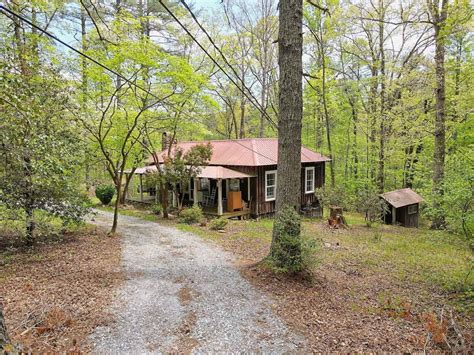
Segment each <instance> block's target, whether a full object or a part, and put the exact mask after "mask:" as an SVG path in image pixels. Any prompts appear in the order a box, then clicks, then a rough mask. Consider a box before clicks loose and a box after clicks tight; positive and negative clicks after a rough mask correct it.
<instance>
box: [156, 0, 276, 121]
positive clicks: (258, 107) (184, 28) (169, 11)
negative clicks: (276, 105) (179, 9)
mask: <svg viewBox="0 0 474 355" xmlns="http://www.w3.org/2000/svg"><path fill="white" fill-rule="evenodd" d="M158 1H159V2H160V4H161V6H163V8H164V9H165V10H166V12H168V14H169V15H170V16H171V17H172V18H173V19H174V20H175V21H176V22H177V23H178V24H179V26H180V27H181V28H182V29H183V30H184V31H185V32H186V33H187V35H188V36H189V37H191V39H192V40H193V41H194V42H195V43H196V44H197V45H198V46H199V48H201V50H202V51H203V52H204V53H205V54H206V55H207V56H208V57H209V59H211V60H212V62H213V63H214V64H215V65H216V66H217V67H218V68H219V69H220V70H221V71H222V72H223V73H224V75H225V76H226V77H227V78H228V79H229V80H230V81H231V82H232V84H234V85H235V86H236V87H237V89H238V90H239V91H240V92H241V93H242V94H243V95H244V96H245V97H246V98H247V99H248V100H249V101H250V103H251V104H252V105H253V106H254V107H256V108H257V110H258V111H260V113H261V114H262V115H264V116H266V117H267V120H268V121H269V122H270V123H271V124H272V125H273V127H275V128H276V127H277V125H276V124H275V122H273V120H272V119H271V117H270V116H269V115H268V114H267V113H266V112H265V111H264V110H262V109H261V108H260V106H259V104H258V101H256V102H257V103H255V102H253V100H256V99H255V98H254V97H253V96H252V95H251V94H250V93H249V94H247V93H246V92H245V90H243V89H242V88H241V87H240V86H239V84H238V83H236V82H235V80H234V79H232V77H231V76H230V75H229V74H228V73H227V72H226V71H225V69H224V68H223V67H222V66H221V65H220V64H219V63H218V62H217V61H216V59H215V58H214V57H213V56H212V55H211V54H210V53H209V52H208V51H207V50H206V49H205V48H204V46H203V45H202V44H201V43H200V42H199V41H198V40H197V38H196V37H195V36H194V35H193V34H192V33H191V32H190V31H189V30H188V28H187V27H186V26H185V25H184V24H183V23H182V22H181V21H180V20H179V19H178V18H177V17H176V15H175V14H174V13H173V12H172V11H171V10H170V9H169V8H168V6H166V4H165V3H164V2H163V1H162V0H158ZM231 68H232V67H231ZM232 70H234V69H233V68H232ZM247 90H248V89H247ZM249 95H250V96H249Z"/></svg>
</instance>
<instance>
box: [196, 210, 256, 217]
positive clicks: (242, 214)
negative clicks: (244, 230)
mask: <svg viewBox="0 0 474 355" xmlns="http://www.w3.org/2000/svg"><path fill="white" fill-rule="evenodd" d="M202 211H203V213H204V214H206V215H208V216H218V214H217V208H216V207H203V208H202ZM249 216H250V209H249V208H245V209H243V210H241V211H233V212H223V214H222V216H221V217H223V218H232V217H244V218H248V217H249Z"/></svg>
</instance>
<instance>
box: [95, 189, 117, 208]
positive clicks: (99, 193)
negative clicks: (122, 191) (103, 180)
mask: <svg viewBox="0 0 474 355" xmlns="http://www.w3.org/2000/svg"><path fill="white" fill-rule="evenodd" d="M95 195H96V197H97V198H98V199H99V200H100V202H102V204H103V205H108V204H109V203H110V201H112V198H113V197H114V195H115V187H114V186H113V185H99V186H97V187H96V188H95Z"/></svg>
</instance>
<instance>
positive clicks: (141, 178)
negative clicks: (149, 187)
mask: <svg viewBox="0 0 474 355" xmlns="http://www.w3.org/2000/svg"><path fill="white" fill-rule="evenodd" d="M140 202H143V174H140Z"/></svg>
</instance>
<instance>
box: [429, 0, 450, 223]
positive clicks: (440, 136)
mask: <svg viewBox="0 0 474 355" xmlns="http://www.w3.org/2000/svg"><path fill="white" fill-rule="evenodd" d="M434 6H436V5H434ZM447 8H448V0H442V5H441V10H438V8H436V9H433V11H432V12H435V13H434V14H433V15H434V16H433V17H434V18H435V22H434V25H433V26H434V31H435V65H436V118H435V130H434V136H435V137H434V138H435V141H434V156H433V210H434V211H435V214H434V218H433V221H432V224H431V228H433V229H440V228H443V227H444V226H445V218H444V215H443V212H442V210H441V209H442V200H443V195H444V188H443V180H444V164H445V155H446V125H445V117H446V88H445V68H444V55H445V33H443V29H444V24H445V21H446V18H447Z"/></svg>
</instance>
